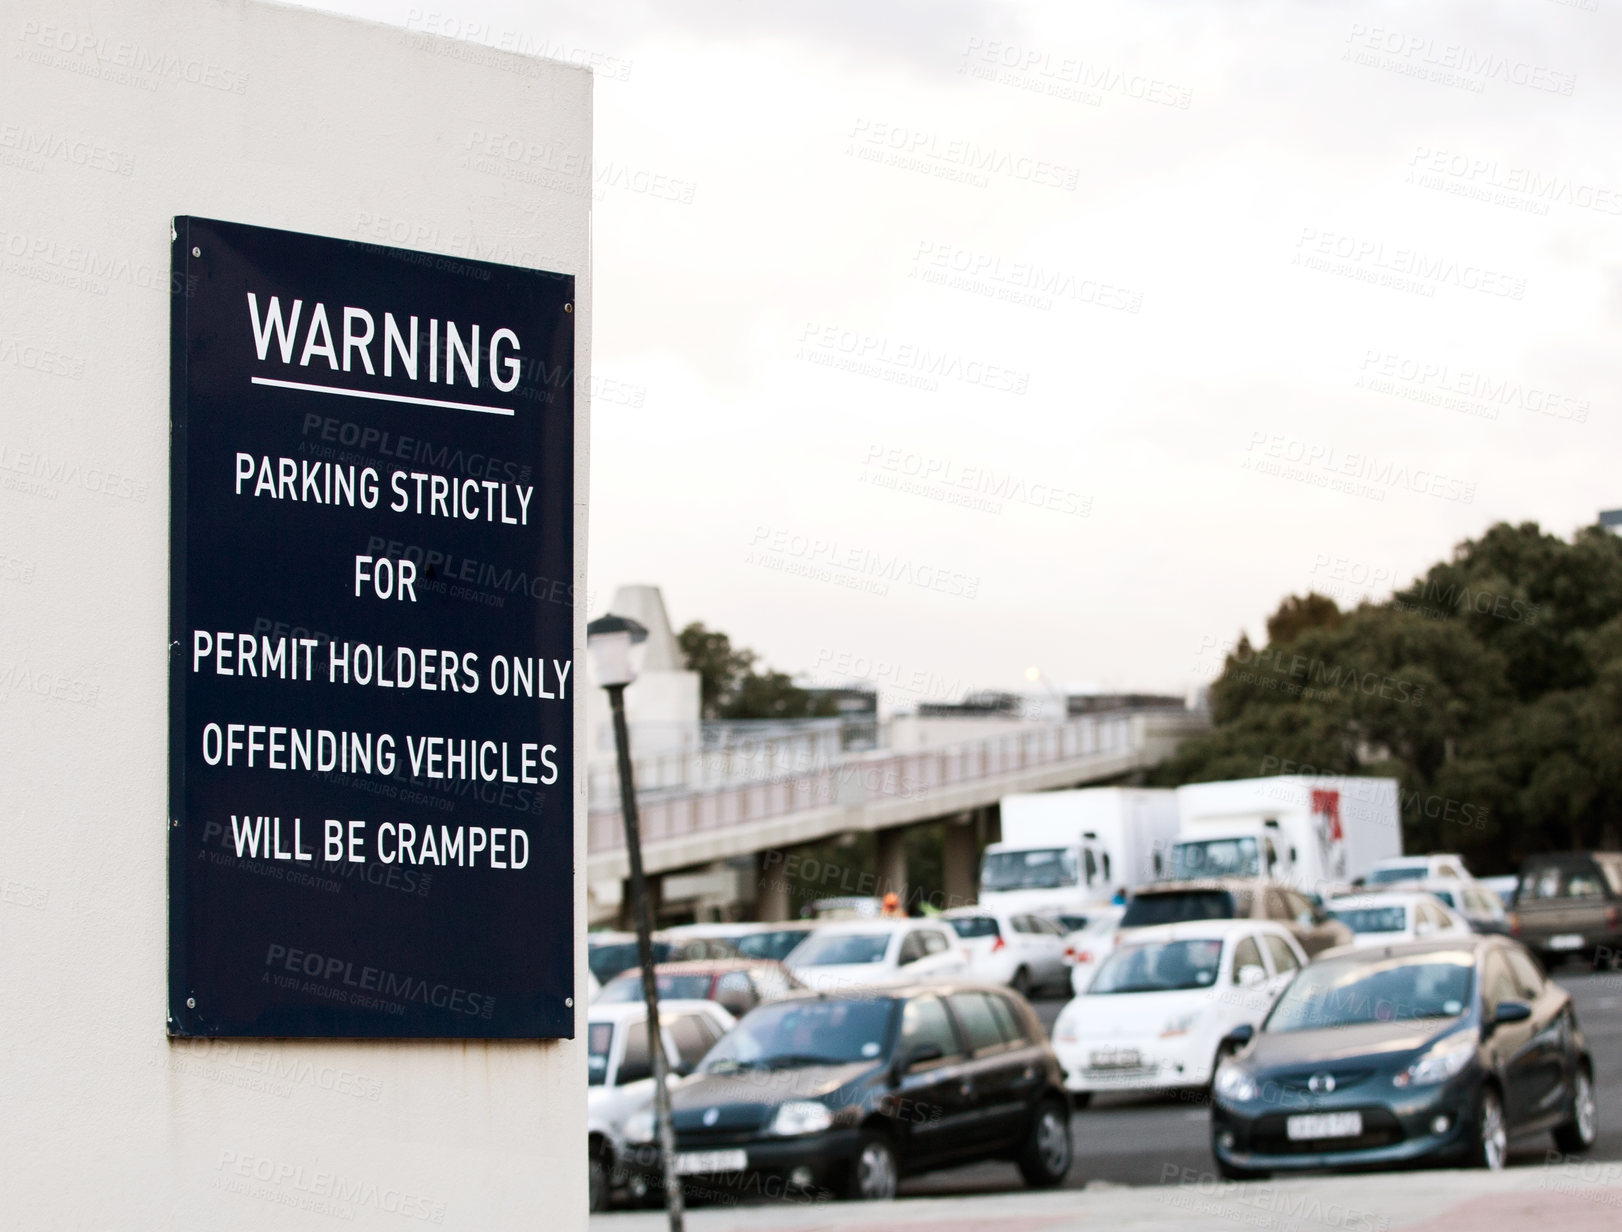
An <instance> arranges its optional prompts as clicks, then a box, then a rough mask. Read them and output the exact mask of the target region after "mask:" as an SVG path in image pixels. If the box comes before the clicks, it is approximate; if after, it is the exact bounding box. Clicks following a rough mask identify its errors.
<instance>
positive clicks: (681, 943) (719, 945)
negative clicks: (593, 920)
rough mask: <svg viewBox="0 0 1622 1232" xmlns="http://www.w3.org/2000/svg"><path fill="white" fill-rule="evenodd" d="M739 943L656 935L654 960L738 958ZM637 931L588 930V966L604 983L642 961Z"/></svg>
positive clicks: (678, 960)
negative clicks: (638, 948)
mask: <svg viewBox="0 0 1622 1232" xmlns="http://www.w3.org/2000/svg"><path fill="white" fill-rule="evenodd" d="M737 956H738V947H737V946H735V945H733V944H732V942H730V941H727V940H725V939H724V938H720V937H673V936H671V935H670V934H668V933H655V934H654V935H653V961H654V962H656V963H663V962H681V961H683V960H685V959H697V958H736V957H737ZM638 962H639V960H638V958H637V952H636V934H635V933H617V932H608V931H598V932H591V933H587V934H586V966H588V967H589V968H591V974H592V975H593V976H594V977H595V978H596V980H597V982H598V983H600V984H606V983H608V981H609V980H611V979H613V978H614V977H615V976H616V975H618V974H619V973H620V972H621V971H629V970H630V969H631V968H632V967H634V966H636V965H637V964H638Z"/></svg>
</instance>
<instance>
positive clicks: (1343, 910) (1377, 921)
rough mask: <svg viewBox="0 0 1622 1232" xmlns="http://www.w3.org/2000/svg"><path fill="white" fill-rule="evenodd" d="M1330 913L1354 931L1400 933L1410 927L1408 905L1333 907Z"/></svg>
mask: <svg viewBox="0 0 1622 1232" xmlns="http://www.w3.org/2000/svg"><path fill="white" fill-rule="evenodd" d="M1329 914H1330V915H1332V916H1334V917H1335V919H1337V920H1339V921H1340V922H1341V923H1342V924H1344V925H1346V927H1347V928H1349V929H1351V930H1352V931H1353V932H1354V933H1400V932H1404V931H1406V930H1407V928H1408V909H1407V908H1406V907H1400V906H1398V907H1331V908H1330V909H1329Z"/></svg>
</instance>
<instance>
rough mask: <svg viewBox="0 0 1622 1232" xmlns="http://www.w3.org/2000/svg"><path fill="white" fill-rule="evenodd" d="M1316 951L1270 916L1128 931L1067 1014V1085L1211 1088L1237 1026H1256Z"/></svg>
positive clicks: (1058, 1039) (1082, 1089)
mask: <svg viewBox="0 0 1622 1232" xmlns="http://www.w3.org/2000/svg"><path fill="white" fill-rule="evenodd" d="M1306 962H1307V956H1306V954H1304V953H1303V952H1302V950H1301V947H1300V945H1299V944H1297V942H1296V940H1295V938H1294V937H1293V936H1291V934H1290V932H1289V930H1288V929H1286V928H1284V927H1283V926H1282V925H1280V924H1275V923H1273V922H1272V921H1269V920H1200V921H1196V922H1194V923H1189V924H1164V925H1160V926H1159V927H1155V928H1143V929H1138V930H1137V931H1135V932H1133V933H1130V934H1128V936H1127V937H1126V938H1125V939H1124V940H1123V941H1122V942H1121V944H1120V946H1118V947H1117V948H1116V950H1115V952H1114V953H1112V954H1111V955H1110V956H1109V957H1108V958H1107V959H1105V960H1104V962H1103V964H1102V965H1100V967H1099V968H1098V974H1097V975H1096V976H1095V977H1094V978H1093V982H1092V984H1091V985H1090V986H1089V987H1088V989H1087V991H1086V993H1085V994H1083V995H1081V996H1078V997H1076V998H1075V1000H1073V1001H1071V1002H1070V1003H1069V1004H1068V1005H1066V1006H1065V1007H1064V1009H1062V1010H1061V1011H1059V1017H1058V1021H1056V1022H1055V1023H1054V1025H1053V1048H1054V1052H1055V1053H1056V1054H1057V1056H1058V1058H1059V1064H1060V1065H1062V1066H1063V1067H1064V1072H1065V1083H1064V1084H1065V1088H1066V1089H1067V1090H1069V1091H1071V1092H1073V1093H1075V1095H1076V1103H1077V1105H1078V1106H1083V1107H1084V1106H1085V1105H1086V1103H1087V1102H1088V1101H1089V1100H1090V1099H1091V1098H1092V1095H1093V1093H1094V1092H1096V1091H1162V1090H1170V1089H1174V1088H1178V1087H1203V1086H1206V1085H1207V1084H1209V1083H1210V1081H1211V1078H1212V1075H1214V1074H1215V1073H1216V1067H1217V1063H1218V1062H1219V1061H1220V1060H1221V1059H1222V1049H1223V1046H1224V1041H1225V1040H1226V1039H1227V1038H1228V1036H1229V1034H1230V1033H1231V1032H1232V1031H1233V1029H1234V1028H1235V1027H1238V1026H1241V1025H1245V1024H1248V1025H1249V1026H1251V1027H1255V1026H1256V1025H1257V1024H1259V1023H1260V1022H1261V1020H1262V1019H1263V1018H1265V1017H1266V1016H1267V1011H1268V1010H1270V1009H1271V1008H1272V1007H1273V1002H1274V1001H1275V1000H1276V999H1277V998H1278V995H1279V993H1280V992H1281V991H1283V989H1284V986H1285V985H1286V984H1288V983H1289V982H1290V980H1291V979H1292V978H1293V977H1294V975H1295V973H1296V972H1297V971H1299V970H1300V969H1301V968H1302V967H1304V966H1305V965H1306Z"/></svg>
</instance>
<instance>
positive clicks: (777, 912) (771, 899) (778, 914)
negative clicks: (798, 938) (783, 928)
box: [755, 851, 790, 923]
mask: <svg viewBox="0 0 1622 1232" xmlns="http://www.w3.org/2000/svg"><path fill="white" fill-rule="evenodd" d="M785 854H786V853H784V852H781V851H774V852H761V853H760V855H759V856H757V857H756V860H757V864H756V867H757V868H758V869H759V870H760V880H759V882H758V883H757V888H756V890H755V919H757V920H760V921H762V922H763V923H771V922H772V921H774V920H786V919H788V918H789V907H790V904H789V892H788V878H787V877H786V876H785V875H784V873H783V864H784V860H783V857H784V855H785ZM769 856H776V857H777V859H775V860H772V859H768V857H769Z"/></svg>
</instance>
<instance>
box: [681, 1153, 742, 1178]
mask: <svg viewBox="0 0 1622 1232" xmlns="http://www.w3.org/2000/svg"><path fill="white" fill-rule="evenodd" d="M748 1163H749V1156H748V1154H747V1153H745V1152H743V1151H679V1152H677V1154H676V1175H677V1176H692V1175H693V1174H694V1173H708V1172H742V1171H743V1170H744V1168H745V1167H746V1166H747V1165H748Z"/></svg>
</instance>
